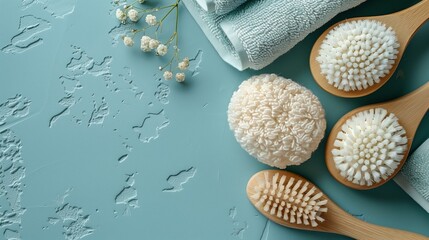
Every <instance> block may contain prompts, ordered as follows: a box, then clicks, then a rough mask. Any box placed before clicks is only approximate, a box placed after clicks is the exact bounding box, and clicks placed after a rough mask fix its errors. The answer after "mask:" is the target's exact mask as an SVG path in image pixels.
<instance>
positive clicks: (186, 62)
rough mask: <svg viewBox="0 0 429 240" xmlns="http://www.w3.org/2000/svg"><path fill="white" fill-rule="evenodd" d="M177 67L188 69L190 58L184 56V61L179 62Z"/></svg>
mask: <svg viewBox="0 0 429 240" xmlns="http://www.w3.org/2000/svg"><path fill="white" fill-rule="evenodd" d="M177 67H178V68H179V69H180V70H182V71H184V70H186V69H188V67H189V58H184V59H183V61H181V62H179V64H178V65H177Z"/></svg>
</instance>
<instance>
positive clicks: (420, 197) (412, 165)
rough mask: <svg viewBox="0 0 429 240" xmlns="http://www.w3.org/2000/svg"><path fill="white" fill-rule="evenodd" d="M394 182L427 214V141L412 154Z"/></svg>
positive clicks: (428, 168)
mask: <svg viewBox="0 0 429 240" xmlns="http://www.w3.org/2000/svg"><path fill="white" fill-rule="evenodd" d="M394 180H395V182H396V183H397V184H398V185H399V186H400V187H401V188H402V189H404V191H405V192H407V193H408V195H410V196H411V197H412V198H413V199H414V200H415V201H416V202H417V203H418V204H420V206H422V207H423V208H424V209H425V210H426V211H427V212H428V213H429V139H428V140H426V141H425V142H424V143H423V144H422V145H421V146H420V147H418V148H417V149H416V151H414V152H413V154H412V155H411V156H410V157H409V158H408V160H407V161H406V162H405V164H404V167H403V168H402V170H401V171H400V172H399V173H398V174H397V175H396V177H395V178H394Z"/></svg>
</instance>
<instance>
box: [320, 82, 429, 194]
mask: <svg viewBox="0 0 429 240" xmlns="http://www.w3.org/2000/svg"><path fill="white" fill-rule="evenodd" d="M428 108H429V83H426V84H425V85H424V86H422V87H420V88H419V89H417V90H415V91H414V92H412V93H410V94H408V95H406V96H403V97H401V98H398V99H396V100H392V101H389V102H385V103H378V104H372V105H368V106H364V107H360V108H357V109H355V110H353V111H351V112H349V113H347V114H346V115H344V116H343V117H342V118H341V119H340V120H338V122H337V123H336V124H335V126H334V127H333V128H332V131H331V133H330V135H329V138H328V141H327V143H326V153H325V154H326V164H327V166H328V170H329V172H330V173H331V175H332V176H333V177H334V178H335V179H336V180H337V181H339V182H340V183H342V184H344V185H346V186H348V187H351V188H354V189H359V190H366V189H371V188H376V187H378V186H381V185H383V184H384V183H386V182H387V181H389V180H390V179H392V178H393V177H394V176H395V175H396V174H397V173H398V172H399V170H401V168H402V166H403V164H404V163H405V161H406V159H407V155H408V152H409V149H410V147H411V144H412V142H413V138H414V135H415V132H416V130H417V127H418V126H419V124H420V121H421V120H422V118H423V117H424V115H425V113H426V112H427V110H428Z"/></svg>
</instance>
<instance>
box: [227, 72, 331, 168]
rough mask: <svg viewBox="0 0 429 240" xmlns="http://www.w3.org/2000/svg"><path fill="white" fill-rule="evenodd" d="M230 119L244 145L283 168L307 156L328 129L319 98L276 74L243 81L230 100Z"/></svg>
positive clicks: (249, 151) (303, 160)
mask: <svg viewBox="0 0 429 240" xmlns="http://www.w3.org/2000/svg"><path fill="white" fill-rule="evenodd" d="M228 122H229V126H230V128H231V130H232V131H233V132H234V135H235V138H236V139H237V141H238V142H239V143H240V145H241V147H242V148H244V149H245V150H246V151H247V152H248V153H249V154H250V155H252V156H253V157H255V158H257V159H258V160H259V161H261V162H263V163H265V164H268V165H270V166H273V167H277V168H281V169H284V168H286V167H287V166H290V165H300V164H301V163H303V162H305V161H306V160H308V159H309V158H310V157H311V154H312V153H313V151H315V150H316V149H317V147H318V145H319V143H320V141H321V140H322V138H323V136H324V133H325V129H326V120H325V111H324V109H323V107H322V105H321V104H320V102H319V100H318V98H317V97H316V96H315V95H314V94H313V93H312V92H311V91H310V90H308V89H306V88H305V87H303V86H301V85H299V84H298V83H295V82H293V81H292V80H289V79H285V78H283V77H280V76H277V75H274V74H263V75H259V76H254V77H251V78H250V79H248V80H246V81H244V82H243V83H241V85H240V86H239V88H238V90H237V91H236V92H234V94H233V95H232V98H231V101H230V103H229V107H228Z"/></svg>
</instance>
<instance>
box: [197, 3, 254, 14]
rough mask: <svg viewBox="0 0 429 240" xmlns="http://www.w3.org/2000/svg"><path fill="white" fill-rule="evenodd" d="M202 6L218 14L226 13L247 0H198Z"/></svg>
mask: <svg viewBox="0 0 429 240" xmlns="http://www.w3.org/2000/svg"><path fill="white" fill-rule="evenodd" d="M196 1H197V3H198V4H199V5H200V7H201V8H203V9H204V10H206V11H208V12H215V13H216V14H217V15H221V14H226V13H229V12H231V11H232V10H234V9H236V8H237V7H238V6H240V5H241V4H243V3H245V2H246V1H247V0H196Z"/></svg>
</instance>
